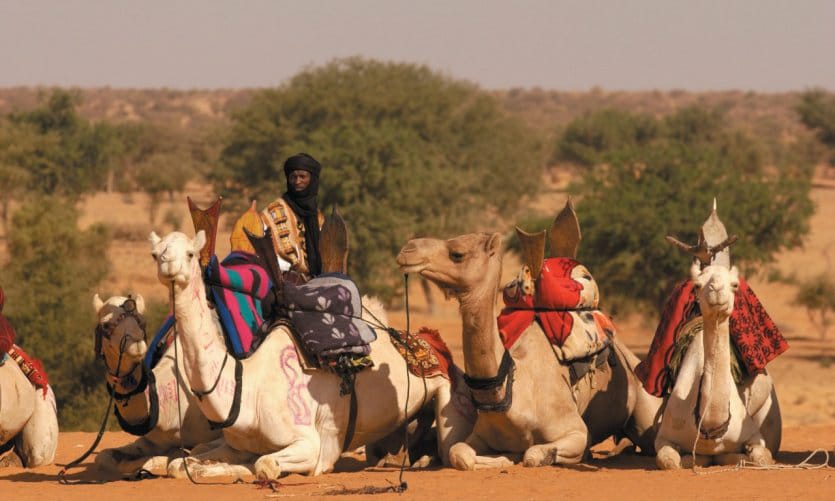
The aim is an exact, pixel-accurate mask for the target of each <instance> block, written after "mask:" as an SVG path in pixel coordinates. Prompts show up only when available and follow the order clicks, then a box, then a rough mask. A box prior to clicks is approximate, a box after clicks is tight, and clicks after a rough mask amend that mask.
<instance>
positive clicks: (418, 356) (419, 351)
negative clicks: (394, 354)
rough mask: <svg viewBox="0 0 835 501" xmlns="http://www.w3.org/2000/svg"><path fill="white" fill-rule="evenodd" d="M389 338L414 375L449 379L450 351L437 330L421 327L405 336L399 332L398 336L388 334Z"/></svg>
mask: <svg viewBox="0 0 835 501" xmlns="http://www.w3.org/2000/svg"><path fill="white" fill-rule="evenodd" d="M389 339H391V343H392V344H393V345H394V347H395V348H397V351H398V352H399V353H400V355H401V356H402V357H403V359H404V360H406V365H407V366H408V367H409V371H410V372H411V373H412V374H414V375H415V376H419V377H435V376H443V377H445V378H446V379H450V377H449V370H450V366H451V365H452V353H451V352H450V351H449V347H447V345H446V343H445V342H444V340H443V339H442V338H441V334H440V333H439V332H438V331H437V330H435V329H430V328H429V327H421V328H420V330H419V331H418V333H417V334H412V335H410V336H406V335H405V334H404V333H402V332H401V333H400V337H399V338H395V337H394V336H392V335H389Z"/></svg>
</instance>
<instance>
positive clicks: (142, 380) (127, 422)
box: [93, 294, 221, 475]
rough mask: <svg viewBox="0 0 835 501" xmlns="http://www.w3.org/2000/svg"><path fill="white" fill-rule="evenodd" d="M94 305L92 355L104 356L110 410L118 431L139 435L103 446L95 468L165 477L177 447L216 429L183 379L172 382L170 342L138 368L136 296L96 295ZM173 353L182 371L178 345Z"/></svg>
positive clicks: (214, 435) (143, 347) (140, 339)
mask: <svg viewBox="0 0 835 501" xmlns="http://www.w3.org/2000/svg"><path fill="white" fill-rule="evenodd" d="M93 307H94V308H95V310H96V315H97V317H98V328H97V329H96V335H97V337H98V338H99V339H98V341H97V345H98V344H99V343H100V348H99V350H100V351H99V353H97V355H101V356H102V358H103V360H104V364H105V368H106V371H107V374H106V381H107V384H108V385H113V386H114V390H115V395H116V406H115V408H114V412H115V413H116V417H117V418H119V424H120V425H121V427H122V429H123V430H125V431H127V432H129V433H131V434H133V435H139V438H137V439H136V440H135V441H134V442H131V443H130V444H127V445H123V446H121V447H116V448H112V449H104V450H102V451H101V452H100V453H99V454H98V455H97V456H96V466H97V467H99V468H100V469H102V470H104V471H108V472H114V473H118V474H121V475H132V474H134V473H136V472H137V471H140V470H146V471H149V472H151V473H153V474H155V475H165V474H167V468H168V462H169V461H170V460H171V459H172V458H173V457H175V456H179V455H181V454H180V451H179V449H180V447H181V446H182V447H185V448H187V449H193V448H194V447H195V446H198V445H199V444H206V443H208V442H211V441H213V440H216V439H219V438H220V437H221V432H220V430H212V429H210V428H209V422H208V420H207V419H206V418H205V417H204V416H203V414H202V413H201V412H200V409H198V408H197V406H196V405H195V401H196V397H195V396H194V394H193V393H192V392H191V391H190V390H189V386H188V383H187V381H182V382H181V384H180V385H178V384H177V375H176V373H175V370H174V363H175V354H174V344H170V345H169V346H168V347H167V348H165V350H164V352H163V354H162V357H161V359H160V360H159V362H158V363H157V364H156V366H155V367H154V368H153V370H152V371H151V372H150V373H146V372H145V371H144V370H143V363H142V362H143V360H144V358H145V355H146V353H147V351H148V345H147V343H146V340H145V327H144V325H143V324H144V320H142V314H143V313H144V311H145V301H144V300H143V298H142V296H141V295H137V296H136V297H135V298H128V297H124V296H113V297H111V298H110V299H108V300H107V301H102V300H101V298H100V297H99V295H98V294H96V295H95V296H94V297H93ZM178 351H179V353H178V355H179V360H180V368H181V370H180V372H181V373H182V359H183V356H182V349H181V348H180V349H179V350H178ZM120 352H121V355H120ZM120 359H121V360H120ZM177 405H179V406H180V408H179V410H178V409H177ZM181 425H182V427H181Z"/></svg>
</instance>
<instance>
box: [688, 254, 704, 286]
mask: <svg viewBox="0 0 835 501" xmlns="http://www.w3.org/2000/svg"><path fill="white" fill-rule="evenodd" d="M701 274H702V265H701V262H700V261H699V259H698V258H696V259H694V260H693V264H691V265H690V278H691V279H692V280H693V281H694V282H695V281H696V279H697V278H699V275H701Z"/></svg>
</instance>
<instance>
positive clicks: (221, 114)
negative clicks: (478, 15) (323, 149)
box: [0, 87, 809, 142]
mask: <svg viewBox="0 0 835 501" xmlns="http://www.w3.org/2000/svg"><path fill="white" fill-rule="evenodd" d="M48 91H49V89H48V88H35V87H14V88H0V114H6V113H8V112H11V111H15V110H24V109H30V108H32V107H34V106H35V105H36V104H37V102H38V98H39V96H40V95H41V94H44V93H46V92H48ZM78 91H79V92H80V93H81V95H82V97H83V102H82V104H81V108H80V113H81V114H82V115H83V116H84V117H86V118H89V119H92V120H98V119H108V120H113V121H148V122H150V123H153V124H160V125H167V126H176V127H182V128H184V129H192V130H201V129H203V128H204V127H206V126H212V125H221V124H223V123H224V122H225V121H226V120H228V118H229V115H230V113H231V112H232V111H234V110H235V109H237V108H240V107H241V106H243V105H245V104H246V103H248V102H249V100H250V98H251V96H252V95H253V94H254V93H255V92H257V89H238V90H185V91H184V90H171V89H111V88H108V87H104V88H91V89H79V90H78ZM493 94H494V95H496V96H497V97H498V98H499V99H501V100H502V101H503V102H504V106H505V109H506V110H507V111H508V112H509V113H512V114H515V115H518V116H520V117H521V118H522V119H523V120H524V121H525V122H527V123H528V124H529V125H530V126H532V127H534V128H536V129H539V130H541V131H543V132H544V133H545V134H546V136H547V137H555V136H556V134H557V132H558V131H559V130H560V127H562V126H564V125H565V124H567V123H568V122H570V121H571V120H573V119H575V118H577V117H579V116H582V115H583V114H584V113H588V112H593V111H597V110H600V109H604V108H621V109H624V110H628V111H633V112H642V113H649V114H652V115H654V116H663V115H667V114H669V113H672V112H673V111H675V110H677V109H680V108H682V107H685V106H689V105H694V104H699V105H706V106H710V107H718V108H721V109H723V110H725V111H726V112H727V114H728V115H727V116H728V118H729V119H730V120H732V121H733V122H734V124H735V125H737V126H739V127H740V128H742V129H745V130H747V131H749V132H750V133H752V134H755V135H758V136H760V137H770V138H775V139H777V140H779V141H781V142H791V141H793V140H796V139H797V138H799V137H803V136H805V135H808V134H809V133H808V132H807V131H806V130H805V129H804V127H803V125H802V124H800V122H799V121H798V119H797V115H796V113H795V112H794V106H795V104H796V103H797V101H798V96H799V93H798V92H789V93H780V94H761V93H755V92H744V91H722V92H687V91H682V90H671V91H660V90H653V91H641V92H624V91H617V92H608V91H605V90H600V89H592V90H590V91H587V92H562V91H556V90H544V89H538V88H534V89H510V90H501V91H493Z"/></svg>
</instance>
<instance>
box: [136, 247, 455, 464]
mask: <svg viewBox="0 0 835 501" xmlns="http://www.w3.org/2000/svg"><path fill="white" fill-rule="evenodd" d="M150 241H151V249H152V252H151V255H152V256H153V258H154V260H155V261H156V264H157V276H158V278H159V280H160V282H161V283H162V284H163V285H164V286H165V287H166V288H167V289H168V290H169V294H170V295H171V298H172V301H173V303H174V316H175V318H176V323H175V326H176V327H175V328H176V331H177V336H179V341H180V343H181V347H182V350H183V362H182V363H183V368H184V372H185V376H186V379H187V380H188V381H189V382H190V384H191V385H192V386H193V387H194V388H199V389H200V390H202V393H203V395H204V396H203V398H202V399H201V400H199V401H198V402H196V404H197V406H198V407H199V408H200V409H201V410H202V412H203V414H204V415H205V416H206V417H207V418H208V419H209V420H210V421H212V422H215V423H218V425H219V426H222V427H223V437H224V443H223V444H222V445H220V446H218V447H216V448H214V449H212V450H209V451H207V452H205V453H202V454H197V455H196V456H193V457H189V458H188V462H186V461H185V460H183V459H176V460H174V461H172V462H171V464H170V465H169V474H171V475H173V476H182V475H184V474H185V473H186V470H185V469H186V467H187V468H188V472H189V473H190V474H191V475H192V476H193V477H196V478H200V477H210V476H217V475H224V476H233V477H238V478H242V477H246V476H249V475H252V474H254V475H255V476H256V477H257V478H259V479H277V478H279V477H280V476H281V475H283V474H287V473H302V474H312V475H317V474H320V473H323V472H328V471H331V470H332V469H333V466H334V463H335V462H336V460H337V459H338V458H339V456H340V454H341V453H342V452H343V451H344V450H352V449H355V448H357V447H359V446H360V445H364V444H369V443H373V442H376V441H378V440H380V439H383V438H384V437H387V436H389V435H390V434H391V433H392V432H394V431H395V430H397V429H399V428H400V427H401V426H402V425H403V424H404V423H406V422H407V421H408V420H409V418H411V417H412V416H414V415H415V414H416V413H418V412H419V411H420V410H421V408H422V407H423V406H424V404H425V403H427V402H431V404H430V405H434V410H435V419H436V423H437V436H438V447H439V450H440V455H441V458H442V460H443V461H444V462H445V463H446V462H447V461H446V458H447V457H448V450H449V448H450V447H451V446H452V444H454V443H456V442H458V441H460V440H462V439H463V437H465V436H466V435H467V434H468V433H469V430H470V428H471V424H470V421H469V420H468V418H467V416H466V413H465V412H464V411H463V410H462V407H461V406H460V405H459V404H457V402H458V400H457V399H456V394H454V392H453V391H452V385H451V384H450V382H449V381H447V380H446V379H444V378H441V377H435V378H428V379H426V380H422V379H421V378H420V377H416V376H414V375H412V374H411V373H410V372H409V371H408V370H407V367H406V362H405V361H404V359H403V357H401V355H400V354H399V353H398V352H397V350H396V348H395V347H394V345H393V344H392V342H391V340H390V339H389V334H388V333H387V332H385V331H382V330H379V331H378V336H377V340H376V341H374V342H372V343H371V358H372V359H373V361H374V365H373V367H370V368H367V369H364V370H362V371H361V372H359V373H357V374H356V379H355V384H354V393H353V394H354V395H355V397H356V403H357V406H356V414H355V419H351V405H350V402H351V399H352V397H350V396H341V395H340V378H339V377H338V376H337V375H335V374H334V373H332V372H330V371H327V370H313V371H310V370H307V369H305V366H304V365H303V364H302V361H301V360H300V355H299V352H298V351H297V348H296V345H295V343H294V341H293V339H292V333H291V332H290V330H289V329H288V328H287V327H286V326H283V325H280V324H279V325H278V326H277V327H274V328H273V329H272V330H271V332H270V333H269V334H268V335H267V337H266V338H265V340H264V341H263V342H262V343H261V345H260V347H259V348H258V350H257V351H256V352H255V353H253V354H252V355H251V356H249V357H248V358H246V359H244V360H233V361H229V360H228V355H227V352H226V348H225V344H224V341H223V339H222V333H221V331H220V329H219V327H218V323H217V321H216V320H215V314H214V313H213V311H212V310H211V309H210V307H209V305H208V303H207V301H206V291H205V285H204V283H203V280H202V278H201V273H200V267H199V263H198V259H197V256H198V253H199V252H200V250H201V249H202V248H203V246H204V245H205V243H206V237H205V233H204V232H203V231H198V232H197V235H196V236H195V238H194V239H191V238H189V237H187V236H186V235H185V234H183V233H180V232H173V233H170V234H168V235H167V236H166V237H165V238H160V237H159V236H157V235H156V233H151V236H150ZM367 303H370V304H368V305H367V306H368V308H367V309H368V310H370V311H371V312H372V314H373V316H374V317H376V318H377V319H379V320H380V322H382V323H383V324H385V321H386V318H385V313H384V312H383V310H382V307H381V305H380V304H379V302H373V301H367ZM424 385H425V386H424ZM463 386H464V385H460V386H459V388H460V387H463ZM424 388H425V389H426V390H425V391H424ZM407 392H408V393H407ZM407 394H408V399H407ZM352 422H353V425H352V426H351V428H352V429H353V433H349V430H348V429H349V425H351V423H352ZM346 436H347V437H349V438H348V440H346Z"/></svg>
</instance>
